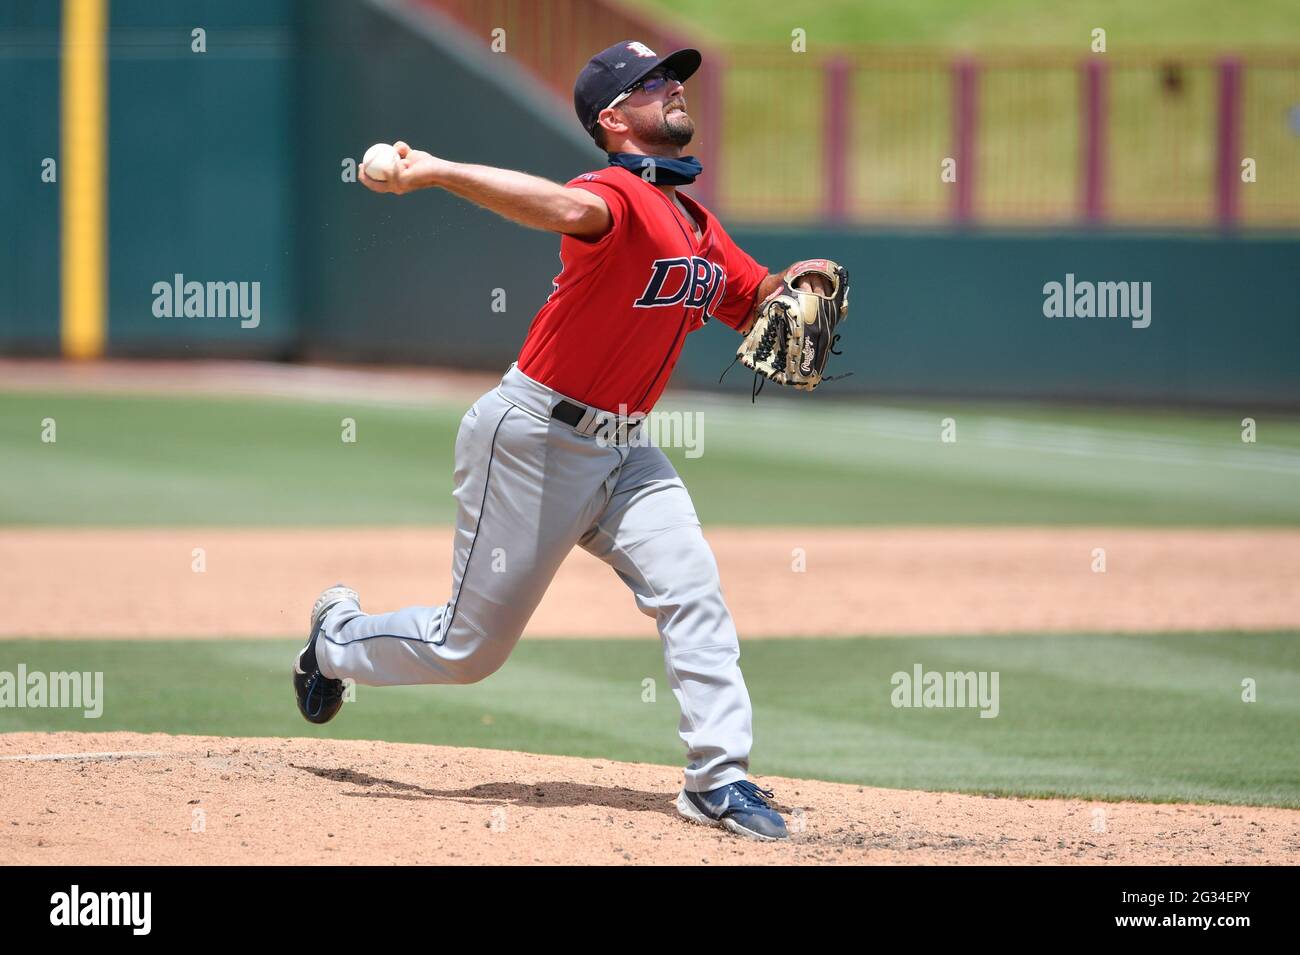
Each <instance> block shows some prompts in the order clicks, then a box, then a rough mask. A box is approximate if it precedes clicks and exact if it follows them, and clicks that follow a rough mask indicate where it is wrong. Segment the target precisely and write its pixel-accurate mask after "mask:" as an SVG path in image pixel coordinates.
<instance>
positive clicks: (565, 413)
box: [551, 401, 587, 428]
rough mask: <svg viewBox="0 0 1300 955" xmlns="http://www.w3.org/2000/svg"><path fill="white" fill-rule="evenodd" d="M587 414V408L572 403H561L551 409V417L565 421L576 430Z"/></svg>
mask: <svg viewBox="0 0 1300 955" xmlns="http://www.w3.org/2000/svg"><path fill="white" fill-rule="evenodd" d="M586 413H587V409H586V408H584V407H583V406H582V405H575V404H574V403H573V402H572V401H561V402H560V403H559V404H557V405H556V406H555V407H554V408H552V409H551V417H552V418H554V419H555V420H556V421H563V422H564V423H565V424H567V425H568V426H569V427H570V428H576V427H577V426H578V422H579V421H581V420H582V416H583V415H585V414H586Z"/></svg>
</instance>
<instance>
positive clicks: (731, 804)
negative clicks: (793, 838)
mask: <svg viewBox="0 0 1300 955" xmlns="http://www.w3.org/2000/svg"><path fill="white" fill-rule="evenodd" d="M764 797H767V798H766V799H765V798H764ZM771 798H772V793H771V792H770V791H769V790H766V789H759V788H758V787H757V786H755V785H754V784H753V783H751V782H750V781H749V780H747V779H742V780H741V781H740V782H737V783H728V784H727V785H726V786H719V787H718V788H717V789H710V790H709V791H708V792H706V793H692V792H687V791H686V790H685V789H683V790H682V791H681V793H679V794H678V796H677V811H678V812H679V813H681V814H682V815H683V816H685V817H686V818H687V819H689V820H691V822H698V823H700V824H701V825H705V826H722V827H723V828H725V829H730V830H731V831H732V832H734V833H737V834H739V835H742V836H748V837H749V838H750V839H762V840H763V841H764V842H772V841H775V840H777V839H784V838H786V836H787V835H788V833H787V832H786V830H785V822H784V820H782V819H781V816H780V814H779V813H778V812H777V811H776V810H775V809H773V808H772V807H771V806H769V805H768V804H767V799H771Z"/></svg>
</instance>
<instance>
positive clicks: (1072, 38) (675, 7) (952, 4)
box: [620, 0, 1300, 46]
mask: <svg viewBox="0 0 1300 955" xmlns="http://www.w3.org/2000/svg"><path fill="white" fill-rule="evenodd" d="M620 2H621V3H622V4H623V5H624V6H627V7H630V8H632V9H635V10H640V11H642V12H644V13H647V14H650V15H651V16H653V15H655V14H658V13H662V12H664V11H667V12H668V13H670V14H672V15H673V16H674V21H675V22H676V24H677V25H679V26H680V27H681V28H682V29H683V30H688V29H689V30H690V31H691V33H692V34H699V35H701V36H703V37H706V38H707V39H709V40H710V41H711V42H713V43H717V44H727V43H786V42H789V37H790V31H791V30H792V29H794V28H795V27H802V28H803V29H805V30H807V31H808V37H809V40H810V42H813V43H815V42H817V41H818V39H819V38H824V39H826V40H828V41H830V40H833V41H835V42H842V43H902V44H936V45H944V46H962V45H975V44H978V45H1017V44H1023V45H1033V46H1041V45H1077V44H1080V43H1086V42H1087V39H1088V37H1089V35H1090V33H1091V31H1092V30H1093V29H1094V28H1096V27H1102V28H1104V29H1105V30H1106V32H1107V36H1108V39H1109V42H1110V44H1112V46H1115V45H1136V44H1145V45H1161V44H1181V43H1204V44H1213V45H1220V44H1230V43H1262V44H1277V43H1285V42H1288V41H1291V42H1294V41H1295V39H1296V38H1297V37H1300V5H1297V4H1295V3H1292V2H1289V0H1246V2H1242V3H1239V4H1231V3H1223V2H1222V0H1145V2H1143V3H1132V2H1131V0H874V2H871V3H864V2H862V0H784V2H782V3H754V2H752V0H620Z"/></svg>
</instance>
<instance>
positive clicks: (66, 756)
mask: <svg viewBox="0 0 1300 955" xmlns="http://www.w3.org/2000/svg"><path fill="white" fill-rule="evenodd" d="M165 755H166V754H165V753H154V752H149V751H146V750H124V751H122V752H120V753H25V754H23V755H21V756H0V761H4V762H27V763H50V762H61V761H67V760H72V761H76V760H90V761H102V760H106V759H156V758H158V757H159V756H165Z"/></svg>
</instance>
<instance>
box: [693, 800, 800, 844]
mask: <svg viewBox="0 0 1300 955" xmlns="http://www.w3.org/2000/svg"><path fill="white" fill-rule="evenodd" d="M677 812H678V813H679V814H680V815H681V816H682V817H683V818H684V819H686V820H687V821H689V822H693V823H695V824H697V825H700V826H710V827H712V828H714V829H726V830H728V831H730V832H734V833H735V834H736V835H738V836H741V837H743V838H745V839H755V840H757V841H758V842H780V841H781V839H779V838H778V837H776V836H765V835H763V834H762V833H761V832H755V831H754V830H753V829H746V828H745V827H744V826H742V825H741V824H740V823H738V822H736V820H734V819H731V818H727V819H714V818H713V817H712V816H709V815H705V813H703V812H701V811H700V809H698V808H697V807H696V805H695V803H693V802H691V800H690V799H689V798H688V797H687V795H686V790H685V789H683V790H682V791H681V792H679V793H678V794H677Z"/></svg>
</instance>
